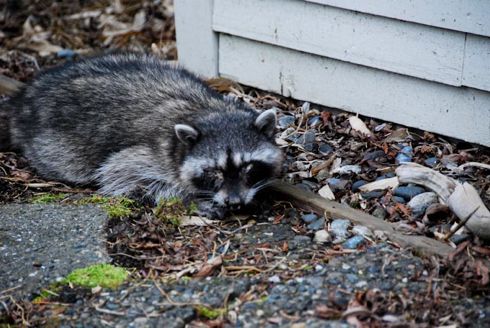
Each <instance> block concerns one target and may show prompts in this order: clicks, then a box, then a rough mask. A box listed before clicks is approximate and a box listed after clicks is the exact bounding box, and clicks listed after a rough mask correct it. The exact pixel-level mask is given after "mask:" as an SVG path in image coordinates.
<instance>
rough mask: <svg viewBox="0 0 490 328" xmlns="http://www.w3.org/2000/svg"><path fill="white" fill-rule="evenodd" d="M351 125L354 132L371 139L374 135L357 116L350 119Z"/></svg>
mask: <svg viewBox="0 0 490 328" xmlns="http://www.w3.org/2000/svg"><path fill="white" fill-rule="evenodd" d="M349 123H350V126H351V128H352V129H353V130H355V131H358V132H360V133H362V134H364V135H366V136H368V137H371V136H372V135H373V133H372V132H371V130H369V129H368V127H367V126H366V124H365V123H364V122H363V121H362V120H361V119H360V118H359V117H357V116H351V117H349Z"/></svg>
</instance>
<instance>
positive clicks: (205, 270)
mask: <svg viewBox="0 0 490 328" xmlns="http://www.w3.org/2000/svg"><path fill="white" fill-rule="evenodd" d="M222 264H223V257H222V256H221V255H220V256H216V257H213V258H212V259H210V260H208V261H207V262H206V263H205V264H204V265H203V266H202V267H201V269H200V270H199V271H198V272H197V273H196V274H195V275H194V277H196V278H204V277H208V276H210V275H211V274H212V273H213V272H214V270H216V269H217V268H218V267H220V266H221V265H222Z"/></svg>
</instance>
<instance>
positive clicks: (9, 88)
mask: <svg viewBox="0 0 490 328" xmlns="http://www.w3.org/2000/svg"><path fill="white" fill-rule="evenodd" d="M23 85H24V83H22V82H20V81H17V80H14V79H12V78H10V77H8V76H5V75H3V74H0V94H1V95H8V96H10V95H12V94H13V93H14V92H15V91H17V90H18V89H20V88H21V87H22V86H23Z"/></svg>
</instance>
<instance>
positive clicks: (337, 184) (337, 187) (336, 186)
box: [327, 178, 349, 192]
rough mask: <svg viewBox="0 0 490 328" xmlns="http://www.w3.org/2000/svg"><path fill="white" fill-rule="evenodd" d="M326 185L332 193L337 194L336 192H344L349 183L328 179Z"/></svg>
mask: <svg viewBox="0 0 490 328" xmlns="http://www.w3.org/2000/svg"><path fill="white" fill-rule="evenodd" d="M327 183H328V185H329V186H330V188H331V189H332V191H333V192H337V191H341V190H344V189H345V187H346V186H347V184H348V183H349V181H348V180H344V179H338V178H329V179H327Z"/></svg>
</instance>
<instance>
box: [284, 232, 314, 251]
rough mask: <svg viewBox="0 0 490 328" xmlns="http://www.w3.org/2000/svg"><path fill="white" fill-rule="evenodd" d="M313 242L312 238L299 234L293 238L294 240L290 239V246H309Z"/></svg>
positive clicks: (291, 247) (292, 247) (293, 247)
mask: <svg viewBox="0 0 490 328" xmlns="http://www.w3.org/2000/svg"><path fill="white" fill-rule="evenodd" d="M310 243H311V238H310V237H308V236H304V235H298V236H295V237H294V238H293V240H291V241H289V243H288V246H289V249H296V248H298V247H302V246H309V245H310Z"/></svg>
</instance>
